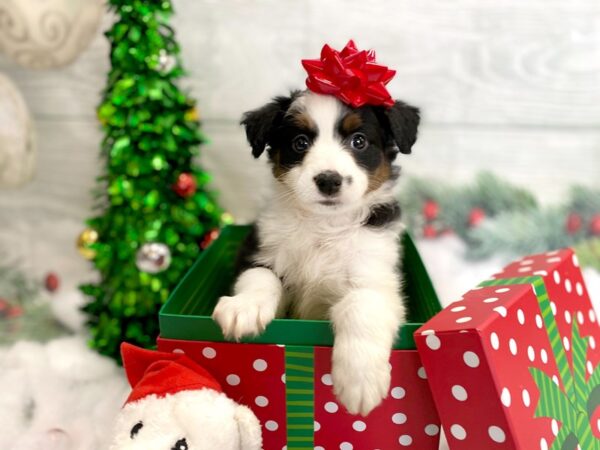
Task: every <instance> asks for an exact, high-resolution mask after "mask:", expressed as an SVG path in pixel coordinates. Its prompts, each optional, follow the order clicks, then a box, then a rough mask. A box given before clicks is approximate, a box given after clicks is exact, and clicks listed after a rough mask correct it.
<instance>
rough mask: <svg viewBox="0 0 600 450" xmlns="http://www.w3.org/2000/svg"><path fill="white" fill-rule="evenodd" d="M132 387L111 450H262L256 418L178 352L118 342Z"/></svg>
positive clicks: (195, 364) (203, 370) (119, 418)
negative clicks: (120, 344) (160, 350)
mask: <svg viewBox="0 0 600 450" xmlns="http://www.w3.org/2000/svg"><path fill="white" fill-rule="evenodd" d="M121 355H122V357H123V364H124V366H125V372H126V374H127V379H128V380H129V384H130V385H131V387H132V391H131V394H130V395H129V397H128V398H127V400H126V402H125V405H124V406H123V409H122V410H121V412H120V414H119V416H118V418H117V421H116V425H115V434H114V440H113V443H112V445H111V447H110V450H142V449H143V450H261V449H262V436H261V427H260V422H259V421H258V419H257V418H256V416H255V415H254V413H253V412H252V411H251V410H250V409H249V408H247V407H246V406H242V405H239V404H237V403H235V402H234V401H233V400H231V399H230V398H228V397H227V396H225V394H223V392H222V390H221V386H220V385H219V383H218V382H217V381H216V380H215V379H214V378H213V377H212V376H211V375H210V374H209V373H208V372H207V371H206V370H205V369H204V368H203V367H201V366H199V365H198V364H197V363H195V362H194V361H192V360H191V359H190V358H188V357H187V356H185V355H184V354H181V353H165V352H155V351H151V350H144V349H141V348H138V347H135V346H133V345H130V344H122V346H121Z"/></svg>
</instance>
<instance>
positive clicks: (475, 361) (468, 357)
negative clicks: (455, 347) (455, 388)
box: [463, 352, 479, 368]
mask: <svg viewBox="0 0 600 450" xmlns="http://www.w3.org/2000/svg"><path fill="white" fill-rule="evenodd" d="M463 361H464V362H465V364H466V365H467V366H469V367H471V368H476V367H479V356H477V354H476V353H474V352H465V353H464V354H463Z"/></svg>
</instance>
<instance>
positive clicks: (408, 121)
mask: <svg viewBox="0 0 600 450" xmlns="http://www.w3.org/2000/svg"><path fill="white" fill-rule="evenodd" d="M385 115H386V116H387V118H388V123H389V126H390V131H391V133H392V137H393V140H394V142H395V143H396V145H397V146H398V149H399V150H400V152H401V153H405V154H408V153H410V152H411V148H412V146H413V144H414V143H415V141H416V140H417V129H418V128H419V122H420V121H421V115H420V112H419V109H418V108H415V107H414V106H410V105H407V104H406V103H403V102H400V101H396V102H395V103H394V106H392V107H391V108H389V109H386V110H385Z"/></svg>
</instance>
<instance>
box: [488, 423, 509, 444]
mask: <svg viewBox="0 0 600 450" xmlns="http://www.w3.org/2000/svg"><path fill="white" fill-rule="evenodd" d="M488 435H489V436H490V439H491V440H492V441H494V442H498V443H499V444H501V443H502V442H504V441H505V440H506V434H505V433H504V430H503V429H502V428H500V427H498V426H495V425H492V426H491V427H489V428H488Z"/></svg>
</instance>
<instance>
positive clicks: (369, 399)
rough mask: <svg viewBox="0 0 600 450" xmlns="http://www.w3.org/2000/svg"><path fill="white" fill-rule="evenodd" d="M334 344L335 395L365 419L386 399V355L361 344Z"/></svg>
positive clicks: (387, 356) (387, 386)
mask: <svg viewBox="0 0 600 450" xmlns="http://www.w3.org/2000/svg"><path fill="white" fill-rule="evenodd" d="M336 345H337V343H336ZM336 345H334V347H333V362H332V363H333V367H332V371H331V375H332V378H333V389H334V393H335V395H336V396H337V398H338V399H339V400H340V402H341V403H342V404H343V405H344V406H345V407H346V409H347V410H348V412H350V413H351V414H361V415H363V416H366V415H367V414H369V413H370V412H371V411H372V410H373V408H375V407H376V406H378V405H379V404H380V403H381V401H382V400H383V399H384V398H385V397H386V396H387V393H388V390H389V387H390V379H391V374H390V365H389V363H388V361H389V352H385V351H382V350H383V349H381V348H376V347H375V346H372V345H365V344H360V343H355V344H354V345H353V344H351V343H344V344H343V345H339V346H338V347H337V348H336Z"/></svg>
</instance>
